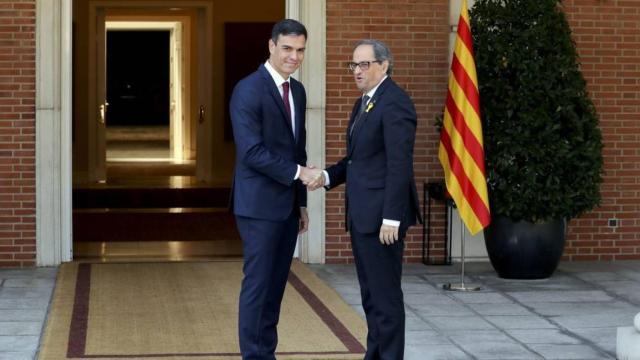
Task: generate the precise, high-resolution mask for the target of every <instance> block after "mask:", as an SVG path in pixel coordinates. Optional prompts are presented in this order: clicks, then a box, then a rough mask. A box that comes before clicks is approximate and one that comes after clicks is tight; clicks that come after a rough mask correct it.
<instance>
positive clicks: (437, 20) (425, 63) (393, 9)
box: [326, 0, 449, 263]
mask: <svg viewBox="0 0 640 360" xmlns="http://www.w3.org/2000/svg"><path fill="white" fill-rule="evenodd" d="M448 16H449V1H448V0H433V1H409V0H394V1H387V0H372V1H357V0H352V1H346V0H342V1H340V0H327V83H326V88H327V94H326V95H327V109H326V110H327V111H326V136H327V143H326V149H327V150H326V151H327V164H333V163H335V162H336V161H337V160H339V159H341V158H342V157H343V156H344V155H345V133H346V132H345V128H346V126H347V123H348V120H349V113H350V112H351V108H352V106H353V102H354V101H355V99H356V98H357V97H358V96H359V92H358V90H357V88H356V87H355V84H354V81H353V77H352V75H351V73H350V72H349V71H347V67H346V64H347V62H348V61H350V59H351V54H352V50H353V44H354V43H355V42H356V41H357V40H360V39H363V38H376V39H379V40H382V41H384V42H386V43H387V45H389V47H390V48H391V52H392V54H393V56H394V60H395V67H394V72H393V79H394V80H395V81H396V82H397V83H398V84H399V85H400V86H402V87H404V88H405V89H406V90H407V91H408V93H409V95H410V96H411V97H412V98H413V101H414V102H415V105H416V110H417V112H418V130H417V135H416V145H415V157H414V169H415V174H416V182H417V186H418V190H419V192H420V196H422V184H423V182H424V181H425V180H427V179H439V178H441V177H442V171H441V168H440V165H439V163H438V159H437V144H438V136H437V135H436V132H435V128H434V125H433V124H434V116H435V115H436V114H438V113H440V112H441V111H442V104H443V102H444V96H445V89H446V81H447V61H448V60H447V59H448V56H449V55H448V46H449V45H448V43H449V38H448V36H449V26H448V23H449V20H448V19H449V18H448ZM344 211H345V209H344V186H341V187H340V188H336V189H334V190H332V191H329V192H327V209H326V213H327V222H326V235H327V236H326V259H327V262H330V263H337V262H350V261H351V256H352V254H351V247H350V243H349V241H350V240H349V236H348V234H347V233H345V231H344ZM440 211H442V209H440ZM436 218H437V219H441V218H442V212H441V213H440V216H434V219H436ZM440 232H442V226H441V224H440ZM421 249H422V228H421V227H419V226H416V227H414V228H412V229H411V230H410V232H409V234H408V236H407V241H406V246H405V257H406V260H408V261H419V260H420V259H421V257H422V250H421Z"/></svg>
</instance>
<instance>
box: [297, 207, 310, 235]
mask: <svg viewBox="0 0 640 360" xmlns="http://www.w3.org/2000/svg"><path fill="white" fill-rule="evenodd" d="M307 230H309V214H308V213H307V208H303V207H301V208H300V230H299V231H298V235H299V234H303V233H305V232H307Z"/></svg>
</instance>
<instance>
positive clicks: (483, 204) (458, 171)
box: [438, 0, 491, 235]
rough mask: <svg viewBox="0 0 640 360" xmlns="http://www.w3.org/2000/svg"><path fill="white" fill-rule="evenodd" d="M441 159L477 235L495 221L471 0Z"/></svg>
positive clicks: (459, 41) (454, 65)
mask: <svg viewBox="0 0 640 360" xmlns="http://www.w3.org/2000/svg"><path fill="white" fill-rule="evenodd" d="M438 158H440V163H441V164H442V167H443V168H444V177H445V183H446V185H447V190H448V191H449V194H451V197H452V198H453V200H454V201H455V203H456V206H457V207H458V212H459V213H460V217H461V218H462V221H463V222H464V224H465V225H466V226H467V229H469V232H470V233H471V234H472V235H474V234H476V233H478V232H479V231H480V230H482V229H484V228H485V227H486V226H487V225H489V223H490V222H491V214H490V212H489V199H488V196H487V180H486V174H485V169H484V149H483V142H482V124H481V123H480V95H479V93H478V79H477V76H476V64H475V61H474V59H473V40H472V38H471V26H470V25H469V12H468V10H467V0H463V1H462V9H461V10H460V20H459V21H458V33H457V37H456V41H455V48H454V52H453V60H452V62H451V71H449V88H448V91H447V101H446V104H445V109H444V126H443V128H442V131H441V133H440V149H439V151H438Z"/></svg>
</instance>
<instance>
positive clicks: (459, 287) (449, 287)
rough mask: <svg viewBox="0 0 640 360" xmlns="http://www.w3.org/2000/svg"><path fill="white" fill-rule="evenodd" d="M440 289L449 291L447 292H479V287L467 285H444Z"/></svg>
mask: <svg viewBox="0 0 640 360" xmlns="http://www.w3.org/2000/svg"><path fill="white" fill-rule="evenodd" d="M442 288H443V289H444V290H449V291H479V290H480V286H477V285H467V284H465V283H459V284H444V285H442Z"/></svg>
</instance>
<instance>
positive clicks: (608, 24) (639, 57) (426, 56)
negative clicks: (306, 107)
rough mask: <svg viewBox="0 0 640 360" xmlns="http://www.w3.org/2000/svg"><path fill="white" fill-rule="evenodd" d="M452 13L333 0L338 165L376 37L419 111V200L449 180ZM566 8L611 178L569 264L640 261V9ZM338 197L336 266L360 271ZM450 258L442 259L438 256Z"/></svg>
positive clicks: (576, 226)
mask: <svg viewBox="0 0 640 360" xmlns="http://www.w3.org/2000/svg"><path fill="white" fill-rule="evenodd" d="M448 3H449V1H448V0H439V1H426V0H423V1H406V0H403V1H394V2H393V4H391V2H388V1H383V0H375V1H366V2H365V1H358V0H351V1H348V0H342V1H340V0H327V58H328V61H327V84H326V85H327V117H326V124H327V128H326V134H327V163H328V164H331V163H333V162H335V161H336V160H338V159H340V158H341V157H342V156H344V154H345V152H344V147H345V139H344V137H345V135H344V133H345V127H346V125H347V122H348V116H349V112H350V110H351V107H352V104H353V101H354V99H355V98H356V97H357V96H358V92H357V91H356V89H355V86H354V84H353V80H352V77H351V76H350V73H349V72H347V71H346V70H345V63H346V62H347V61H348V60H349V59H350V56H351V51H352V45H353V43H354V42H355V41H357V40H358V39H361V38H368V37H372V38H378V39H381V40H383V41H385V42H387V44H388V45H389V46H390V47H391V50H392V52H393V53H394V55H395V58H396V68H395V70H394V72H395V74H394V76H393V78H394V79H395V80H396V81H397V82H398V83H399V84H400V85H401V86H404V87H405V88H406V89H407V90H408V92H409V94H410V95H411V96H412V98H413V100H414V102H415V104H416V108H417V110H418V134H417V137H416V147H415V155H416V156H415V164H414V167H415V171H416V181H417V183H418V188H419V190H422V183H423V182H424V181H425V180H426V181H429V180H434V179H439V178H441V177H442V172H441V169H440V165H439V163H438V160H437V145H438V137H437V135H436V133H435V130H434V127H433V123H434V116H435V115H436V114H438V113H440V111H441V108H442V106H443V101H444V92H445V89H446V75H447V71H448V68H447V61H448V56H449V54H448V33H449V28H448ZM563 3H564V8H565V11H566V12H567V15H568V18H569V21H570V23H571V26H572V29H573V32H574V37H575V40H576V43H577V45H578V51H579V53H580V55H581V62H582V69H583V71H584V75H585V78H586V80H587V82H588V87H589V91H590V95H591V97H592V98H593V99H594V102H595V105H596V108H597V111H598V113H599V115H600V123H601V128H602V131H603V135H604V142H605V150H604V158H605V170H606V175H605V183H604V185H603V186H602V196H603V202H602V206H601V207H599V208H597V209H595V210H594V211H592V212H590V213H588V214H586V215H584V216H583V217H581V218H580V219H573V220H572V221H571V222H570V226H569V234H568V238H567V246H566V250H565V259H566V260H618V259H640V111H639V110H640V50H638V49H640V35H639V34H640V21H638V17H639V16H640V2H639V1H601V0H585V1H582V0H580V1H578V0H565V1H563ZM336 190H339V189H336ZM336 190H333V191H331V192H328V193H327V224H326V226H327V242H326V249H327V250H326V255H327V262H330V263H339V262H350V261H351V250H350V246H349V237H348V235H347V234H345V232H344V230H343V229H344V206H343V203H344V193H343V191H341V190H339V191H336ZM421 197H422V194H421ZM442 218H443V209H442V206H437V209H436V214H435V215H433V216H432V224H433V222H435V224H434V228H435V233H434V235H435V239H436V240H440V241H441V239H442V238H443V237H442V233H443V222H442V220H441V219H442ZM610 218H617V219H619V221H620V226H619V227H618V228H617V229H612V228H609V227H608V226H607V220H608V219H610ZM421 241H422V234H421V228H419V227H416V228H414V229H413V230H412V231H411V232H410V235H409V236H408V239H407V251H406V252H405V260H406V261H419V260H420V258H421V255H422V254H421V250H420V248H421ZM440 244H441V243H440ZM441 253H442V250H441V249H439V248H436V249H435V252H434V254H436V255H438V254H441ZM440 259H441V258H440Z"/></svg>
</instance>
